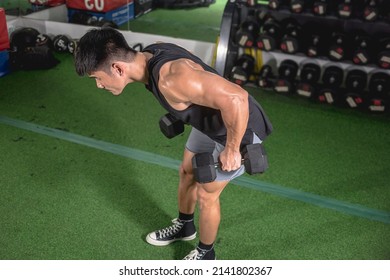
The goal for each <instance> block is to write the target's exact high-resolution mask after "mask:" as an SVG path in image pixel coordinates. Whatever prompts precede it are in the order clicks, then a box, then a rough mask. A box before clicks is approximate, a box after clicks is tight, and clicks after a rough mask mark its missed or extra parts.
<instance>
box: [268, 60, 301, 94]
mask: <svg viewBox="0 0 390 280" xmlns="http://www.w3.org/2000/svg"><path fill="white" fill-rule="evenodd" d="M297 73H298V63H296V62H295V61H294V60H291V59H286V60H283V61H282V62H281V63H280V66H279V69H278V74H279V76H278V78H277V79H276V81H275V85H274V90H275V91H276V92H278V93H291V92H292V91H293V87H294V82H295V78H296V76H297Z"/></svg>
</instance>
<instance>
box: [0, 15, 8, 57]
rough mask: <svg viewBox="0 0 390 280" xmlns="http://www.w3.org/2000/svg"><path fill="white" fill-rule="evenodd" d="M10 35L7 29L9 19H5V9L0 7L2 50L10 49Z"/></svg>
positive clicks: (0, 43)
mask: <svg viewBox="0 0 390 280" xmlns="http://www.w3.org/2000/svg"><path fill="white" fill-rule="evenodd" d="M9 48H10V45H9V36H8V29H7V21H6V19H5V11H4V9H3V8H0V51H3V50H6V49H9Z"/></svg>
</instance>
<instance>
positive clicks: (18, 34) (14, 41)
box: [10, 27, 40, 52]
mask: <svg viewBox="0 0 390 280" xmlns="http://www.w3.org/2000/svg"><path fill="white" fill-rule="evenodd" d="M39 34H40V33H39V31H38V30H36V29H34V28H31V27H22V28H19V29H16V30H15V31H14V32H12V33H11V36H10V37H11V40H10V43H11V50H12V51H14V52H23V51H25V50H26V49H27V48H31V47H35V46H36V44H37V37H38V35H39Z"/></svg>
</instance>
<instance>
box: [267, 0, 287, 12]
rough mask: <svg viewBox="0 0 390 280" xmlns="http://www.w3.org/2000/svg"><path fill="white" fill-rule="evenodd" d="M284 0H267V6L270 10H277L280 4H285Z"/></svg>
mask: <svg viewBox="0 0 390 280" xmlns="http://www.w3.org/2000/svg"><path fill="white" fill-rule="evenodd" d="M286 2H287V1H286V0H269V1H268V8H270V9H271V10H278V9H279V8H280V7H281V6H282V5H284V4H287V3H286Z"/></svg>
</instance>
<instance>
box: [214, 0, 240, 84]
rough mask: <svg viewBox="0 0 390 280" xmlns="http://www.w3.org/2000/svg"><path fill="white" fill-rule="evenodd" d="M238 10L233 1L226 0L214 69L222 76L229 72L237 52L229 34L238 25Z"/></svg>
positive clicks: (232, 32)
mask: <svg viewBox="0 0 390 280" xmlns="http://www.w3.org/2000/svg"><path fill="white" fill-rule="evenodd" d="M239 12H240V11H239V9H238V6H237V5H236V2H235V1H228V2H227V4H226V6H225V9H224V11H223V15H222V20H221V28H220V37H219V40H218V45H217V56H216V60H215V70H216V71H217V72H218V73H219V74H220V75H221V76H223V77H227V76H228V75H229V74H230V71H231V69H232V67H233V64H234V61H235V59H236V57H237V54H238V47H237V46H236V44H233V42H232V41H233V40H231V35H232V34H234V30H235V28H237V26H238V25H239V23H238V21H239Z"/></svg>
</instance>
